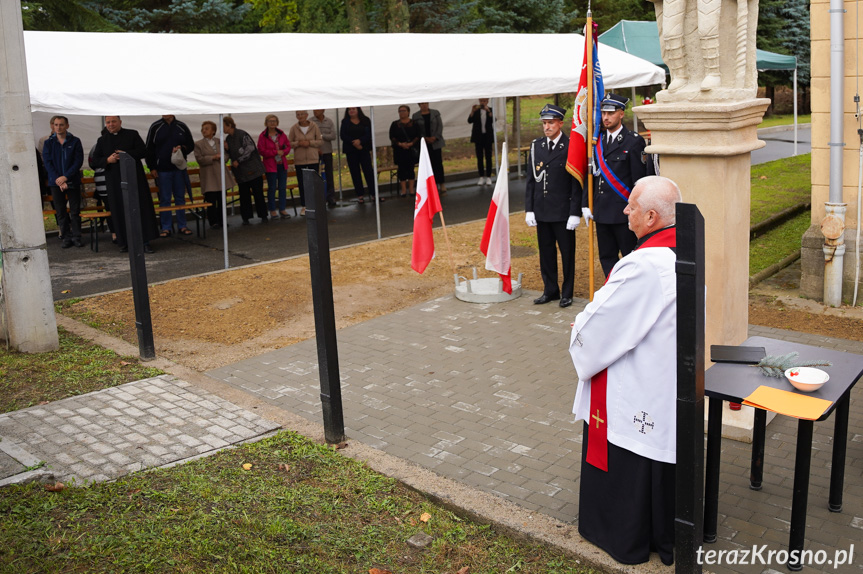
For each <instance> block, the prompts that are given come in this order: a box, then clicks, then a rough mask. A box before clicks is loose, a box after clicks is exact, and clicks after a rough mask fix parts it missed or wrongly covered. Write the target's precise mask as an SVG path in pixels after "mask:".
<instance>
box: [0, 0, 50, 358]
mask: <svg viewBox="0 0 863 574" xmlns="http://www.w3.org/2000/svg"><path fill="white" fill-rule="evenodd" d="M0 62H3V64H2V66H0V248H2V249H3V261H2V264H3V269H2V288H3V295H4V297H5V305H4V307H5V308H4V309H3V311H4V314H5V319H6V324H5V326H6V329H7V331H8V339H9V340H8V342H9V344H10V345H12V346H13V347H14V348H15V349H17V350H19V351H23V352H25V353H38V352H43V351H53V350H56V349H57V348H59V343H58V339H57V323H56V318H55V317H54V301H53V299H52V296H51V276H50V274H49V272H48V252H47V249H46V247H45V227H44V224H43V222H42V206H41V203H40V201H39V176H38V175H37V171H36V144H35V141H34V139H33V121H32V118H31V117H30V92H29V90H28V84H27V68H26V67H25V65H24V34H23V28H22V24H21V3H20V2H19V1H18V0H13V1H12V2H5V1H4V2H0ZM0 338H6V333H4V332H3V330H2V329H0Z"/></svg>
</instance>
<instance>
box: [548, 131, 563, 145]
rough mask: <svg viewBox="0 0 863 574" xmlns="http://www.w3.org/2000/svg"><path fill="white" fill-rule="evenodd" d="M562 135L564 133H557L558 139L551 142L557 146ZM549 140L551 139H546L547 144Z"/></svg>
mask: <svg viewBox="0 0 863 574" xmlns="http://www.w3.org/2000/svg"><path fill="white" fill-rule="evenodd" d="M562 135H563V131H560V132H558V133H557V137H556V138H554V139H553V140H551V143H552V144H553V145H554V146H557V142H559V141H560V136H562ZM548 139H549V138H545V140H546V142H547V141H548Z"/></svg>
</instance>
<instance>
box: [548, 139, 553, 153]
mask: <svg viewBox="0 0 863 574" xmlns="http://www.w3.org/2000/svg"><path fill="white" fill-rule="evenodd" d="M548 149H549V151H551V150H553V149H554V141H553V140H548Z"/></svg>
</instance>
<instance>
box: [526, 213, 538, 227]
mask: <svg viewBox="0 0 863 574" xmlns="http://www.w3.org/2000/svg"><path fill="white" fill-rule="evenodd" d="M524 222H525V223H527V226H528V227H536V215H534V213H533V212H532V211H525V212H524Z"/></svg>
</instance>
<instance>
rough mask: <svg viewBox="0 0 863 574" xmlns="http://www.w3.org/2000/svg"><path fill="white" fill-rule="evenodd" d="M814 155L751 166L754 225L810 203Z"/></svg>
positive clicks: (752, 219)
mask: <svg viewBox="0 0 863 574" xmlns="http://www.w3.org/2000/svg"><path fill="white" fill-rule="evenodd" d="M811 156H812V154H808V153H807V154H801V155H798V156H794V157H789V158H785V159H778V160H776V161H770V162H767V163H762V164H760V165H754V166H752V176H751V177H752V179H751V186H752V187H751V198H752V199H751V205H750V214H749V219H750V223H751V224H755V223H758V222H759V221H764V220H765V219H767V218H768V217H769V216H771V215H773V214H774V213H776V212H778V211H782V210H783V209H786V208H788V207H791V206H793V205H797V204H798V203H807V202H809V201H810V199H811V193H812V182H811V174H812V168H811V165H810V162H811V160H812V157H811ZM798 247H799V245H798Z"/></svg>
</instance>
